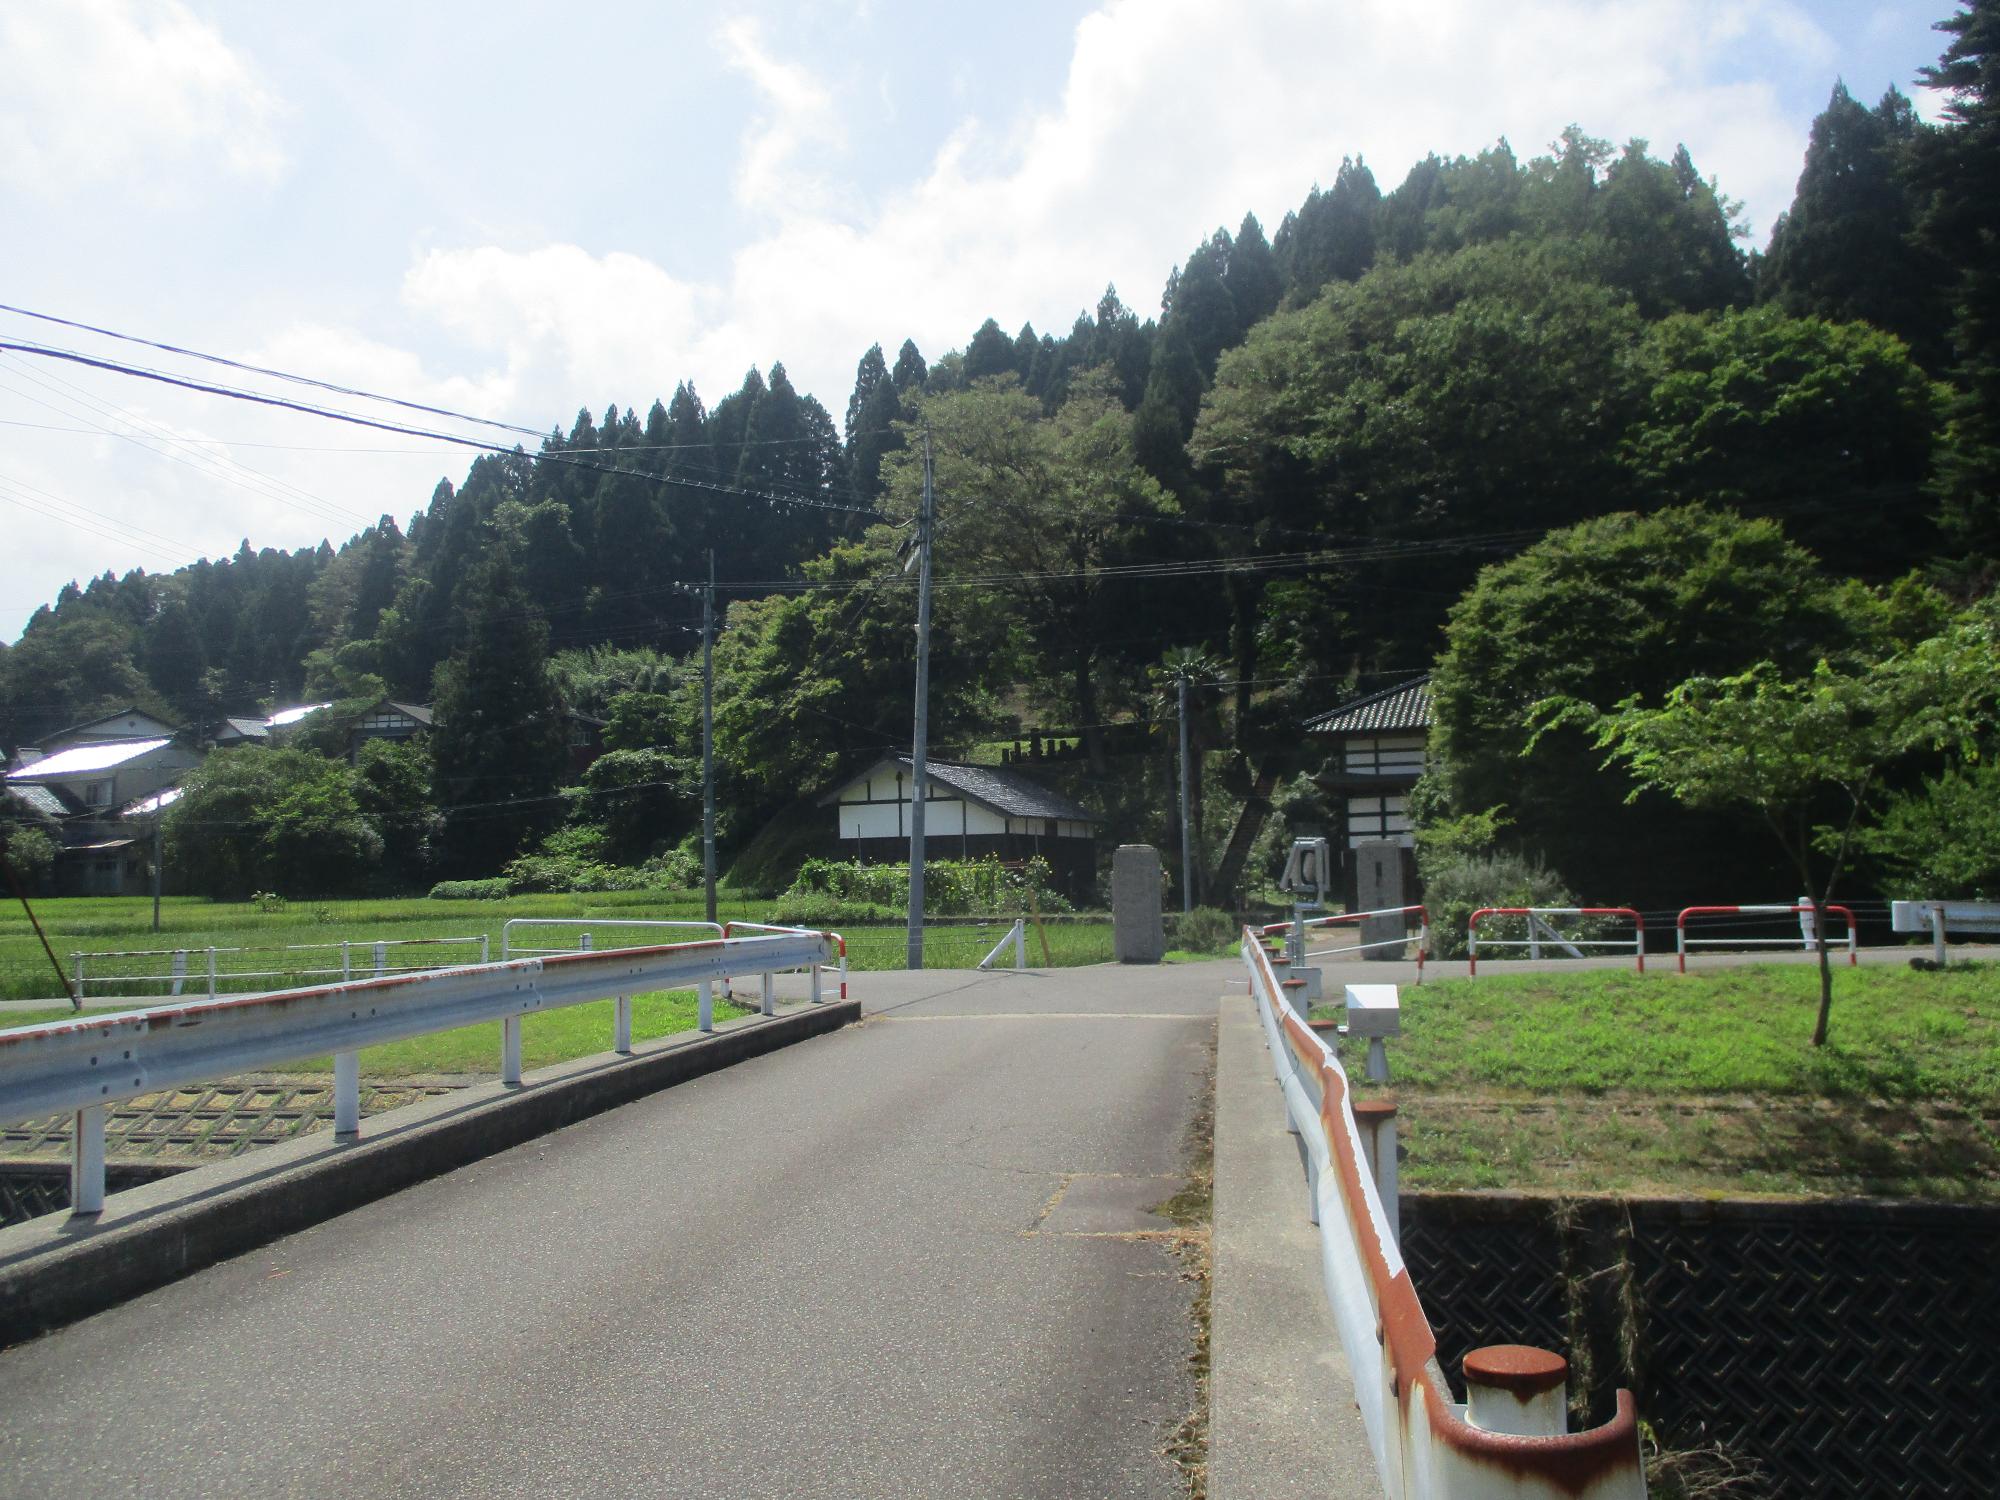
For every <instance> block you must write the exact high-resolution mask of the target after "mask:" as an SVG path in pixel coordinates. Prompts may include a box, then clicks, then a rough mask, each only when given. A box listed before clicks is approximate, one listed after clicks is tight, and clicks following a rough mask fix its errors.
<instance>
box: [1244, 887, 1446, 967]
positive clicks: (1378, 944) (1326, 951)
mask: <svg viewBox="0 0 2000 1500" xmlns="http://www.w3.org/2000/svg"><path fill="white" fill-rule="evenodd" d="M1389 917H1401V918H1402V919H1403V931H1402V932H1401V933H1400V934H1399V935H1398V936H1396V937H1392V938H1376V939H1372V940H1370V941H1368V942H1361V943H1349V944H1346V945H1345V946H1343V947H1338V948H1311V949H1308V948H1307V947H1306V946H1305V934H1306V933H1308V932H1311V931H1313V930H1315V929H1317V928H1323V927H1344V926H1349V925H1358V924H1360V923H1363V922H1368V921H1375V920H1384V919H1387V918H1389ZM1411 917H1415V918H1416V919H1417V983H1418V984H1422V983H1423V982H1424V960H1425V959H1426V958H1428V957H1429V956H1430V947H1431V914H1430V912H1429V910H1428V909H1427V908H1425V907H1422V906H1385V907H1383V908H1382V909H1381V910H1379V911H1344V912H1336V913H1334V914H1333V915H1332V916H1328V917H1299V918H1294V919H1293V920H1292V921H1289V922H1272V923H1269V924H1268V925H1266V926H1263V927H1260V928H1258V929H1257V932H1258V934H1259V936H1262V937H1266V938H1271V937H1277V936H1278V935H1279V934H1281V933H1282V934H1285V935H1286V937H1287V939H1288V941H1290V942H1291V946H1292V947H1295V948H1297V949H1298V950H1299V951H1298V952H1297V953H1296V954H1293V953H1291V952H1290V951H1289V950H1288V951H1287V955H1286V961H1287V962H1288V963H1291V964H1292V965H1293V966H1294V967H1297V966H1298V965H1300V964H1304V963H1309V962H1310V961H1311V960H1313V959H1315V958H1335V957H1338V956H1339V955H1340V954H1343V953H1367V952H1369V951H1371V950H1373V949H1376V948H1407V947H1408V946H1409V944H1410V933H1409V919H1410V918H1411Z"/></svg>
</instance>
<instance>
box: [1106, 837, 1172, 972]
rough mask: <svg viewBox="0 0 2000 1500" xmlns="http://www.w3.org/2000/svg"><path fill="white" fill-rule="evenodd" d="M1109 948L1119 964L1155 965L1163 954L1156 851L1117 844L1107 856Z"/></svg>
mask: <svg viewBox="0 0 2000 1500" xmlns="http://www.w3.org/2000/svg"><path fill="white" fill-rule="evenodd" d="M1111 933H1112V951H1113V953H1114V954H1115V955H1116V957H1117V959H1118V962H1120V963H1121V964H1156V963H1158V962H1160V960H1161V959H1163V958H1165V957H1166V955H1167V934H1166V927H1165V925H1164V924H1163V923H1162V922H1161V920H1160V851H1159V850H1157V849H1155V848H1154V847H1153V846H1152V845H1151V844H1120V845H1119V846H1118V849H1117V852H1116V853H1114V854H1113V855H1112V856H1111Z"/></svg>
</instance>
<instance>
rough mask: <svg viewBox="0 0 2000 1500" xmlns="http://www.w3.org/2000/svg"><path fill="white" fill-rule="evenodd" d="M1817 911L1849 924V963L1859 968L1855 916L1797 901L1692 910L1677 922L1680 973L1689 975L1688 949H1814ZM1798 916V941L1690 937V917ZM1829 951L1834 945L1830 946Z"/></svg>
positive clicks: (1840, 908) (1831, 908)
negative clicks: (1815, 914) (1769, 904)
mask: <svg viewBox="0 0 2000 1500" xmlns="http://www.w3.org/2000/svg"><path fill="white" fill-rule="evenodd" d="M1816 910H1823V911H1825V912H1826V913H1827V914H1828V915H1829V916H1837V917H1839V918H1840V919H1841V920H1842V921H1844V922H1846V923H1847V961H1848V963H1849V964H1850V965H1859V964H1860V962H1861V954H1860V950H1859V948H1858V947H1857V946H1856V945H1857V942H1858V939H1857V937H1856V933H1855V928H1854V913H1853V912H1851V911H1849V910H1848V909H1847V908H1846V907H1844V906H1834V905H1831V904H1829V905H1827V906H1824V907H1819V906H1817V904H1816V903H1814V902H1812V901H1794V902H1790V903H1788V904H1783V905H1778V906H1690V907H1686V908H1684V909H1683V910H1682V912H1681V914H1680V915H1679V916H1677V917H1675V918H1674V952H1675V955H1676V957H1677V958H1678V961H1679V967H1680V972H1681V973H1683V974H1685V973H1687V971H1688V949H1690V948H1768V947H1779V948H1804V949H1806V950H1807V951H1810V950H1811V949H1812V946H1813V931H1814V928H1813V924H1814V920H1815V917H1814V913H1815V911H1816ZM1782 916H1796V917H1797V918H1798V919H1799V935H1798V936H1797V937H1781V938H1780V937H1740V936H1730V937H1689V936H1688V918H1689V917H1782ZM1827 946H1828V947H1832V946H1833V944H1831V943H1829V944H1828V945H1827Z"/></svg>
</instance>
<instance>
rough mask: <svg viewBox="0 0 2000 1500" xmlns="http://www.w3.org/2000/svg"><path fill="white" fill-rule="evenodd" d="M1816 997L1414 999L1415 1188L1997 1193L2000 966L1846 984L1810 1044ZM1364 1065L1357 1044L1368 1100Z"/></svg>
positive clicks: (1797, 992) (1775, 968)
mask: <svg viewBox="0 0 2000 1500" xmlns="http://www.w3.org/2000/svg"><path fill="white" fill-rule="evenodd" d="M1817 983H1818V976H1817V974H1816V972H1815V971H1814V970H1812V969H1811V968H1809V967H1805V966H1791V965H1772V966H1769V967H1764V966H1756V967H1746V968H1737V969H1728V970H1707V971H1703V972H1701V973H1698V974H1690V975H1686V976H1680V975H1673V974H1667V975H1638V974H1631V973H1618V972H1605V971H1595V972H1589V973H1577V974H1520V975H1493V976H1488V977H1482V978H1480V979H1477V980H1466V979H1457V980H1444V981H1441V982H1434V983H1429V984H1425V985H1422V986H1406V987H1404V989H1403V1012H1402V1025H1403V1035H1402V1036H1400V1037H1398V1038H1395V1039H1393V1040H1391V1041H1390V1043H1389V1063H1390V1071H1391V1073H1392V1075H1393V1082H1392V1085H1391V1090H1390V1091H1391V1092H1393V1093H1394V1095H1395V1096H1396V1098H1397V1100H1398V1102H1399V1104H1400V1106H1401V1118H1402V1120H1403V1139H1404V1141H1405V1142H1406V1144H1407V1145H1408V1146H1409V1152H1410V1154H1409V1160H1408V1161H1407V1162H1406V1164H1405V1168H1404V1178H1403V1180H1404V1183H1405V1185H1406V1186H1411V1187H1418V1188H1423V1187H1436V1188H1492V1187H1506V1188H1517V1189H1523V1190H1531V1191H1556V1192H1601V1191H1619V1192H1644V1191H1665V1192H1696V1193H1775V1194H1811V1195H1840V1194H1873V1195H1891V1196H1919V1197H1932V1198H1946V1199H1954V1200H1992V1199H1996V1198H2000V965H1974V964H1967V965H1961V966H1954V967H1952V968H1950V969H1948V970H1946V971H1944V972H1942V973H1920V972H1917V971H1914V970H1910V969H1906V968H1900V967H1889V966H1873V967H1864V968H1861V969H1857V970H1848V969H1841V970H1838V971H1837V972H1836V974H1835V978H1834V1008H1833V1019H1832V1028H1831V1036H1830V1040H1829V1042H1828V1044H1827V1045H1826V1046H1825V1047H1823V1048H1818V1049H1815V1048H1813V1047H1811V1046H1810V1045H1808V1042H1807V1038H1808V1037H1809V1036H1810V1034H1811V1031H1812V1021H1813V1011H1814V1007H1815V1004H1816V1001H1817ZM1326 1014H1328V1015H1331V1014H1333V1012H1332V1011H1331V1010H1329V1011H1327V1012H1326ZM1364 1055H1365V1045H1364V1044H1361V1043H1357V1042H1354V1041H1347V1042H1344V1043H1343V1044H1342V1058H1343V1061H1344V1062H1345V1063H1346V1065H1347V1067H1348V1069H1349V1073H1350V1075H1351V1076H1353V1077H1354V1078H1355V1079H1356V1080H1357V1086H1358V1087H1359V1088H1360V1089H1361V1091H1362V1092H1364V1093H1366V1092H1369V1091H1370V1090H1369V1089H1368V1088H1367V1087H1366V1086H1365V1085H1361V1084H1360V1078H1361V1064H1362V1061H1363V1058H1364Z"/></svg>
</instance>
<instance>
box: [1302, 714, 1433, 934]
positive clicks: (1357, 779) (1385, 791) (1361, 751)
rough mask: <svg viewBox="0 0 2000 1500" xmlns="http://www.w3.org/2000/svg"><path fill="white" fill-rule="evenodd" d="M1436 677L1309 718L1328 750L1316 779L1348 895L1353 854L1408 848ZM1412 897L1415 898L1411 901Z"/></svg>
mask: <svg viewBox="0 0 2000 1500" xmlns="http://www.w3.org/2000/svg"><path fill="white" fill-rule="evenodd" d="M1430 729H1431V680H1430V678H1429V677H1414V678H1411V679H1410V680H1408V681H1406V682H1399V683H1397V684H1396V685H1395V686H1394V687H1386V688H1383V689H1381V690H1380V691H1379V692H1374V693H1369V694H1367V695H1366V696H1365V697H1360V698H1355V699H1352V700H1350V701H1349V702H1346V703H1343V704H1341V705H1340V706H1339V707H1338V708H1334V709H1330V710H1328V711H1327V712H1326V713H1323V714H1320V715H1318V716H1317V717H1315V718H1311V719H1308V720H1306V724H1305V730H1306V734H1307V735H1308V736H1310V737H1311V740H1312V742H1315V743H1321V744H1324V745H1325V746H1326V748H1327V750H1328V751H1330V752H1331V753H1330V754H1329V755H1328V757H1327V763H1326V765H1325V767H1324V768H1323V769H1322V770H1320V771H1319V772H1318V773H1317V774H1316V775H1315V776H1314V777H1313V780H1314V781H1316V782H1317V783H1318V784H1319V785H1320V787H1321V788H1322V789H1323V790H1324V791H1325V792H1326V793H1327V795H1328V796H1329V797H1330V798H1331V799H1332V801H1333V805H1334V807H1335V809H1336V810H1337V815H1338V818H1339V825H1340V826H1339V828H1338V829H1337V830H1336V837H1335V838H1334V840H1333V844H1334V847H1335V848H1337V849H1340V850H1341V851H1343V865H1344V867H1345V873H1346V884H1347V888H1348V890H1347V896H1348V901H1349V903H1350V904H1351V903H1352V902H1353V900H1354V883H1355V882H1354V869H1353V866H1354V860H1353V858H1352V851H1353V850H1355V849H1356V848H1358V847H1360V846H1361V845H1362V844H1371V843H1390V844H1400V845H1402V846H1403V847H1404V848H1406V849H1407V848H1410V847H1411V846H1412V845H1413V844H1414V843H1415V838H1414V836H1413V834H1412V831H1411V826H1410V811H1409V808H1410V801H1409V794H1410V788H1411V787H1413V786H1415V785H1416V784H1417V778H1418V777H1420V776H1422V775H1423V774H1424V767H1425V766H1426V765H1428V764H1429V748H1428V747H1429V742H1430ZM1411 899H1413V900H1414V899H1415V898H1414V896H1412V897H1411Z"/></svg>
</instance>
